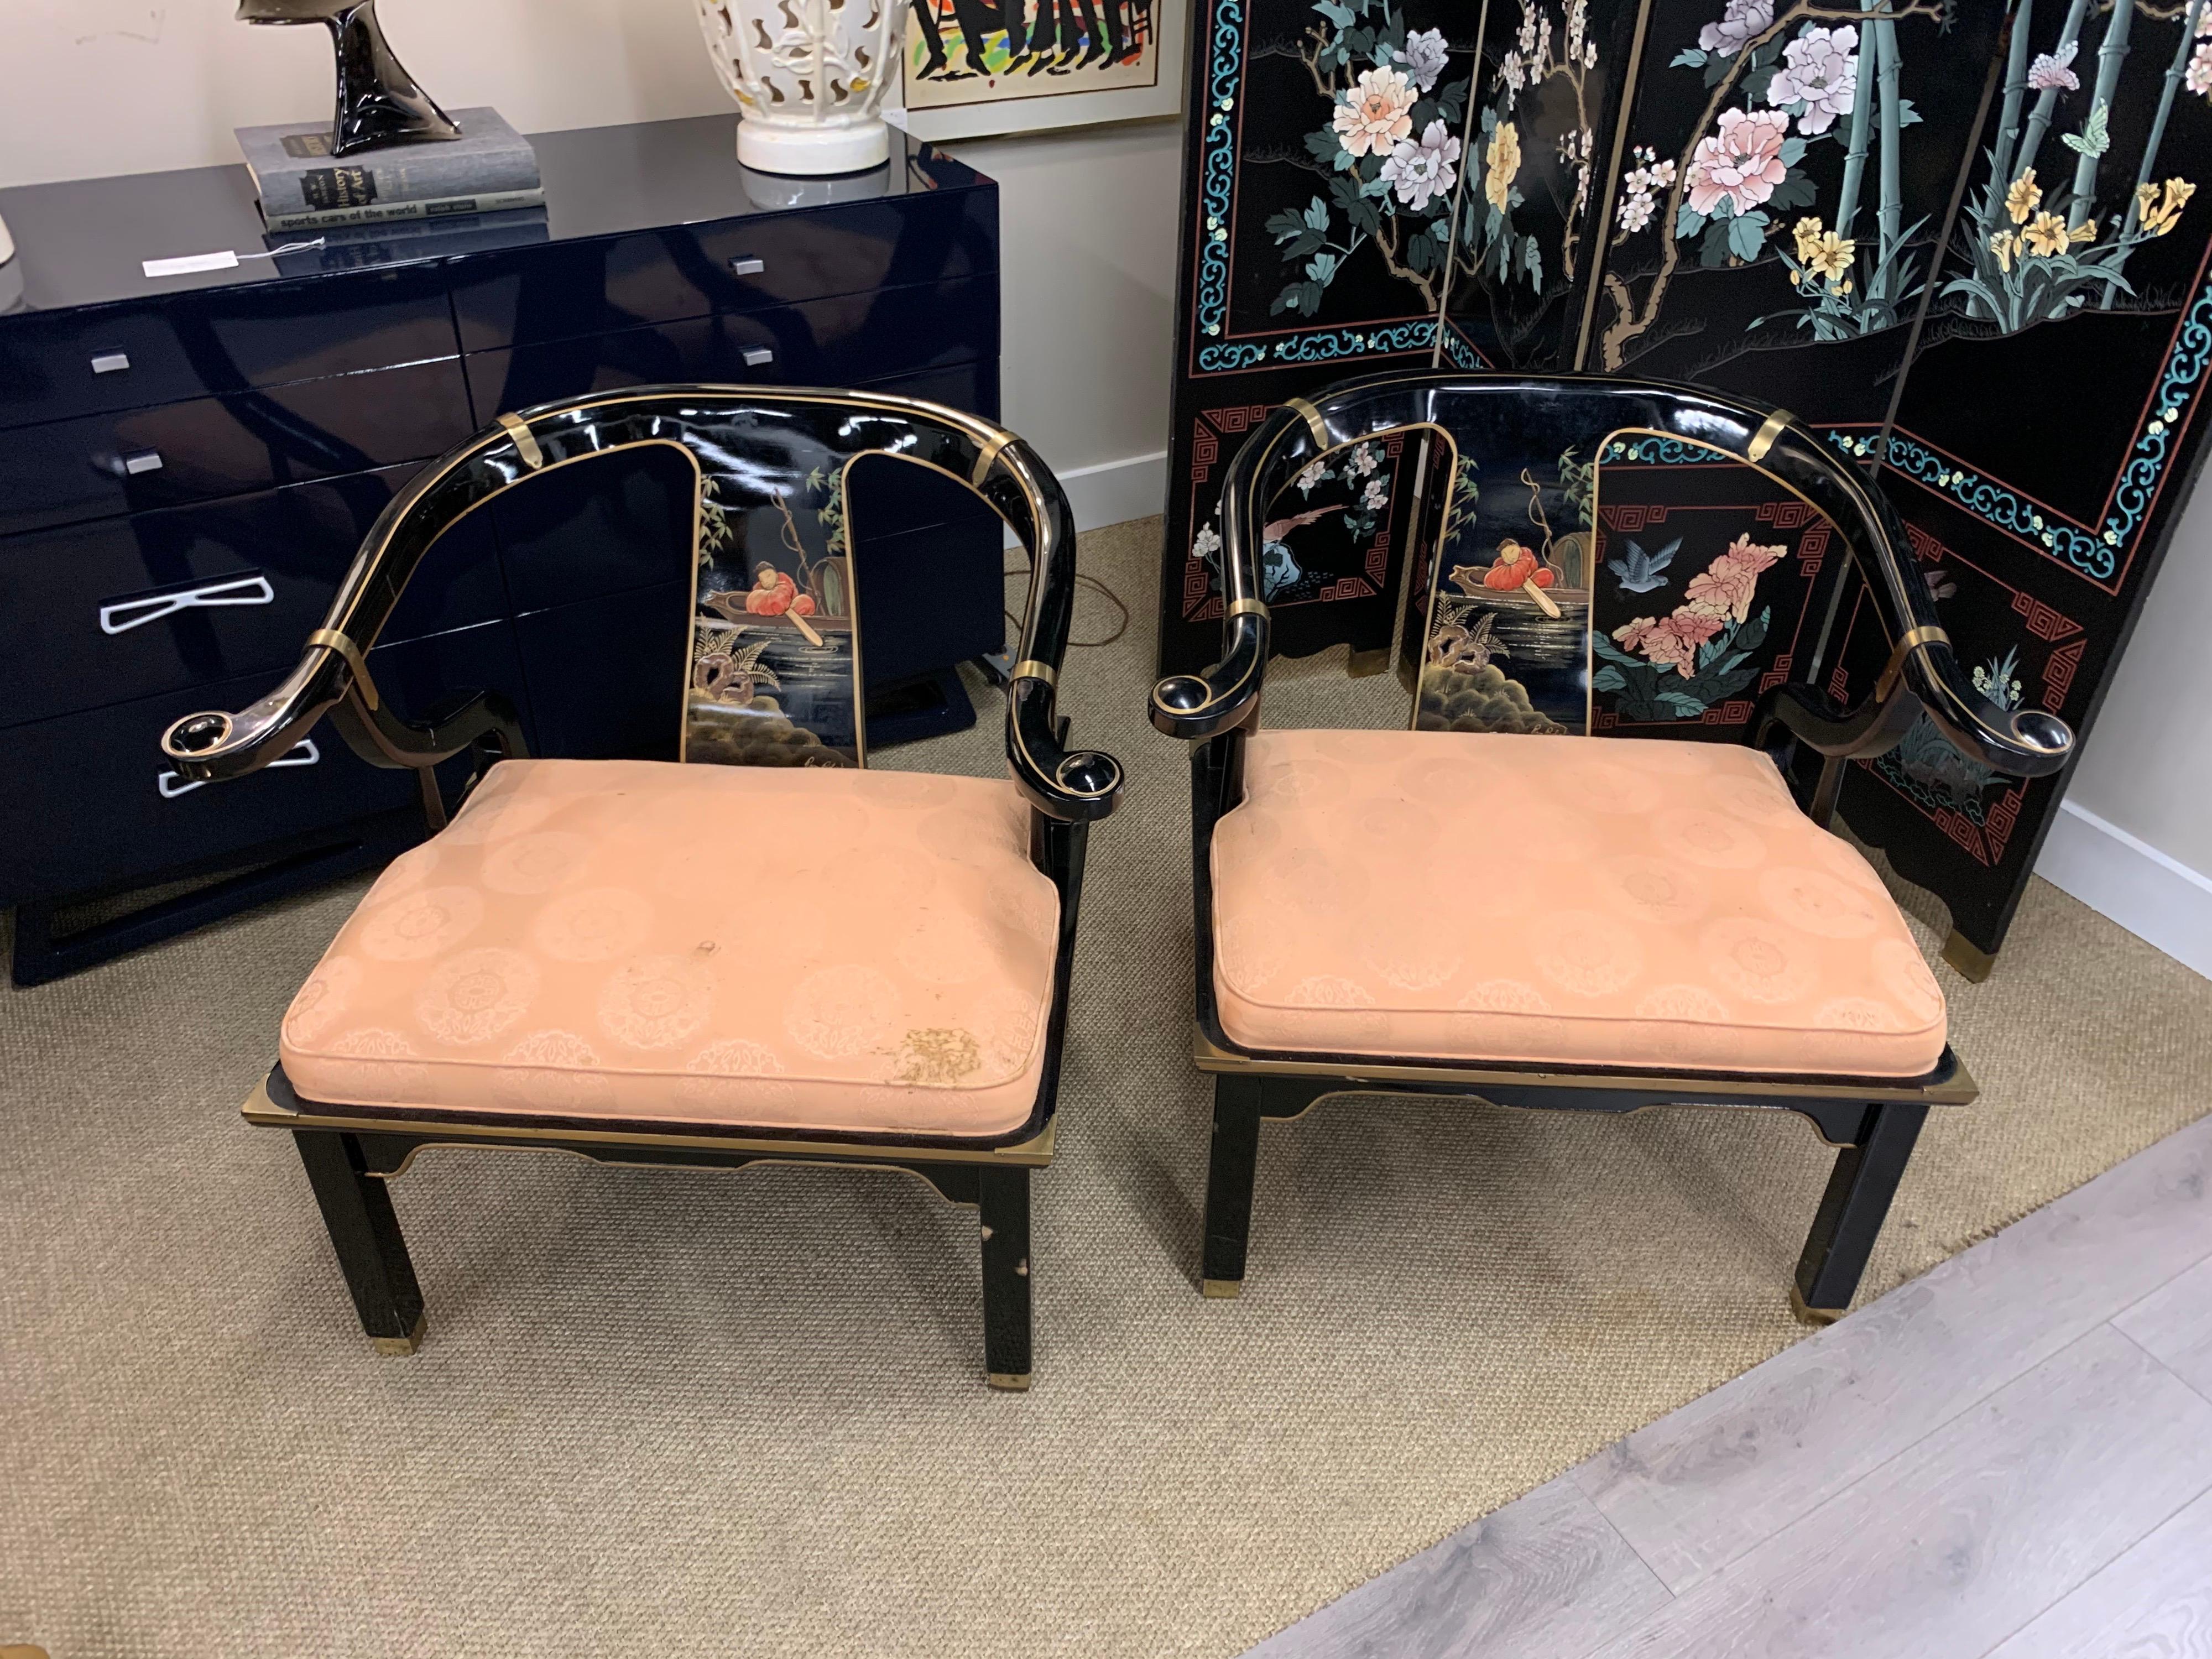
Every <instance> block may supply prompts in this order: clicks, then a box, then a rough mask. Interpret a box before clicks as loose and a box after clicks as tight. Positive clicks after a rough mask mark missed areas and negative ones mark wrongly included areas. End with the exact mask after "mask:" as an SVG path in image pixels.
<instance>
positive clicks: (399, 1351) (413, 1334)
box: [369, 1314, 428, 1357]
mask: <svg viewBox="0 0 2212 1659" xmlns="http://www.w3.org/2000/svg"><path fill="white" fill-rule="evenodd" d="M427 1318H428V1315H427V1314H416V1316H415V1328H414V1329H413V1330H411V1331H410V1332H408V1333H407V1334H406V1335H404V1336H373V1337H371V1338H369V1340H370V1341H372V1342H374V1343H375V1344H376V1351H377V1352H379V1353H388V1354H396V1355H400V1356H403V1357H404V1355H407V1354H410V1353H413V1352H415V1350H416V1349H417V1348H419V1347H421V1346H422V1325H423V1322H424V1321H425V1320H426V1319H427Z"/></svg>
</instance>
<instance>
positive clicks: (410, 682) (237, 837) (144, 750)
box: [0, 622, 524, 902]
mask: <svg viewBox="0 0 2212 1659" xmlns="http://www.w3.org/2000/svg"><path fill="white" fill-rule="evenodd" d="M370 660H371V664H372V670H371V671H372V672H374V674H375V676H376V683H377V685H378V688H379V689H380V690H383V691H385V692H386V694H387V695H388V696H391V697H392V701H393V703H394V705H395V706H396V707H398V708H401V709H402V710H403V711H404V712H406V713H408V714H420V713H421V712H422V710H424V709H427V708H429V707H431V706H433V705H434V704H435V703H438V702H442V701H445V700H447V698H449V697H451V696H456V695H458V694H460V693H464V692H467V691H471V690H478V689H483V688H489V689H495V690H501V691H504V692H505V693H507V696H509V697H510V698H511V699H513V701H514V702H515V703H516V704H517V706H518V707H521V706H524V705H523V702H522V697H521V691H522V671H521V667H520V662H519V660H518V659H517V657H516V654H515V649H514V642H513V629H512V626H511V625H510V624H509V623H505V622H495V623H485V624H483V625H482V626H479V627H476V628H470V629H461V630H459V631H458V632H454V633H449V634H441V635H435V636H433V637H431V638H428V639H422V640H416V641H410V642H409V643H407V644H404V645H394V646H389V647H381V648H380V649H378V650H376V651H374V652H372V653H370ZM272 684H274V680H273V678H272V677H271V676H269V675H266V674H255V675H247V676H245V677H242V678H234V679H228V680H218V681H216V682H213V683H212V684H206V685H202V686H197V687H194V688H192V689H191V690H183V691H174V692H170V693H168V694H167V695H165V696H158V697H148V698H142V699H140V700H138V701H137V702H127V703H119V704H117V705H115V706H113V707H111V708H96V709H93V710H91V711H89V712H87V713H83V714H70V715H67V716H64V718H62V719H59V720H41V721H38V722H36V723H34V724H33V725H30V726H19V727H17V728H15V730H14V731H12V732H9V734H8V744H9V758H10V760H11V762H12V763H13V765H14V766H15V768H16V769H17V775H18V783H17V787H14V788H11V789H8V790H5V791H0V902H15V901H16V900H19V899H24V898H35V897H41V896H47V895H51V894H55V893H66V892H72V891H76V890H82V889H85V888H88V887H93V886H97V885H100V884H106V883H109V882H113V881H118V880H123V879H127V878H130V877H131V876H134V875H138V874H142V873H149V872H155V871H158V870H162V869H167V868H170V867H173V866H178V865H183V864H189V863H191V862H194V861H196V860H202V859H209V858H215V857H217V856H221V855H223V854H230V853H234V852H242V851H245V850H246V849H250V848H253V847H255V846H257V845H258V844H260V843H263V842H273V841H277V840H281V839H283V837H285V836H295V835H299V834H301V833H303V832H306V831H308V830H314V829H322V828H324V827H325V826H327V825H331V824H336V823H346V822H348V821H349V820H350V819H353V818H356V817H363V816H365V815H367V814H368V813H371V812H377V811H388V810H390V809H391V808H392V807H395V806H405V805H409V804H410V803H412V802H414V801H416V800H417V799H419V796H418V794H417V786H416V781H415V778H414V775H413V774H411V773H409V772H400V771H387V770H386V769H383V768H381V767H373V766H370V765H368V763H366V762H364V761H362V760H361V759H360V758H358V757H356V755H355V754H354V753H353V752H352V750H349V749H348V748H347V747H346V745H345V740H344V739H343V738H341V737H339V736H338V734H337V730H336V729H335V728H334V727H333V726H331V724H330V723H329V722H328V721H324V722H322V723H320V724H319V725H318V726H316V727H315V728H314V730H313V732H309V733H308V735H307V740H306V741H305V742H304V743H302V744H300V745H298V746H297V747H296V748H295V749H294V750H293V751H292V752H291V753H290V754H289V756H287V757H285V758H284V760H283V761H282V762H280V763H277V764H276V765H274V766H271V767H269V768H266V769H264V770H262V771H260V772H257V773H255V774H254V775H252V777H249V778H240V779H239V780H237V781H234V782H231V783H208V784H191V783H186V782H185V781H184V780H183V779H181V778H179V776H178V775H176V773H175V772H173V770H171V769H170V768H169V764H168V762H167V759H166V758H165V757H163V755H162V753H161V733H162V732H164V731H166V730H167V728H168V726H169V725H170V723H171V722H172V721H173V720H178V719H180V718H181V717H183V716H184V715H186V714H197V713H198V712H199V711H201V710H203V709H208V708H222V709H238V708H244V707H246V705H247V704H248V703H251V702H253V701H254V700H255V699H257V698H258V697H260V696H264V695H265V694H266V693H267V692H268V690H270V686H271V685H272Z"/></svg>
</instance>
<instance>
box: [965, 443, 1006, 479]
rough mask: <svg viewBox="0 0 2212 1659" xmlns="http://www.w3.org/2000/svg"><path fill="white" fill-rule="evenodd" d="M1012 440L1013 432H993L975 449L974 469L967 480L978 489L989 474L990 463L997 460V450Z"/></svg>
mask: <svg viewBox="0 0 2212 1659" xmlns="http://www.w3.org/2000/svg"><path fill="white" fill-rule="evenodd" d="M1013 441H1014V435H1013V434H1012V433H1011V432H994V433H993V434H992V435H991V436H990V437H989V438H988V439H987V440H986V441H984V443H983V445H982V447H981V448H979V449H977V450H976V452H975V471H973V472H970V473H969V475H968V482H969V483H971V484H974V485H975V486H976V487H977V488H978V489H980V488H981V487H982V483H983V480H984V479H985V478H987V477H989V476H990V472H991V463H992V462H994V461H995V460H997V459H999V452H1000V450H1002V449H1004V448H1005V447H1006V446H1007V445H1008V444H1010V443H1012V442H1013Z"/></svg>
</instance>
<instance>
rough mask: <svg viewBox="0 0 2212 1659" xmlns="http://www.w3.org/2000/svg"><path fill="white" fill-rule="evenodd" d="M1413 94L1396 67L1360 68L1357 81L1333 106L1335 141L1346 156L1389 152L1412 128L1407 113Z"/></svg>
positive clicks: (1405, 79) (1410, 106)
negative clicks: (1342, 148) (1341, 147)
mask: <svg viewBox="0 0 2212 1659" xmlns="http://www.w3.org/2000/svg"><path fill="white" fill-rule="evenodd" d="M1413 97H1414V93H1413V82H1411V81H1408V80H1407V78H1406V77H1405V76H1403V75H1401V74H1400V73H1399V72H1398V71H1397V70H1394V69H1371V70H1361V71H1360V75H1359V80H1358V83H1357V84H1356V85H1354V86H1353V88H1352V90H1351V92H1350V93H1349V94H1346V98H1345V100H1344V101H1343V102H1342V103H1340V104H1339V105H1338V106H1336V117H1335V125H1336V142H1337V143H1340V144H1341V145H1342V146H1344V152H1345V154H1346V155H1366V154H1368V153H1369V152H1370V150H1371V151H1373V152H1374V153H1375V154H1376V155H1388V154H1389V151H1390V147H1391V146H1392V145H1393V144H1395V143H1397V142H1398V141H1399V140H1400V139H1401V138H1403V137H1405V136H1406V135H1407V133H1409V132H1411V131H1413V117H1412V116H1410V115H1408V114H1407V111H1408V110H1410V109H1412V108H1413Z"/></svg>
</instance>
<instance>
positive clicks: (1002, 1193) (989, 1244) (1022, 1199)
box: [975, 1169, 1030, 1389]
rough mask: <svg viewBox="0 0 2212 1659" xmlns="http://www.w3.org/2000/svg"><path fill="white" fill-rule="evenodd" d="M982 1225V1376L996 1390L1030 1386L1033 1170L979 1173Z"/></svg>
mask: <svg viewBox="0 0 2212 1659" xmlns="http://www.w3.org/2000/svg"><path fill="white" fill-rule="evenodd" d="M976 1176H977V1180H976V1205H975V1208H976V1212H977V1214H978V1216H979V1217H980V1218H981V1221H982V1224H983V1372H984V1380H985V1381H986V1382H987V1383H990V1385H991V1386H992V1387H993V1388H994V1389H1026V1388H1028V1387H1029V1385H1030V1172H1029V1171H1028V1170H1024V1169H982V1170H977V1171H976Z"/></svg>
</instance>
